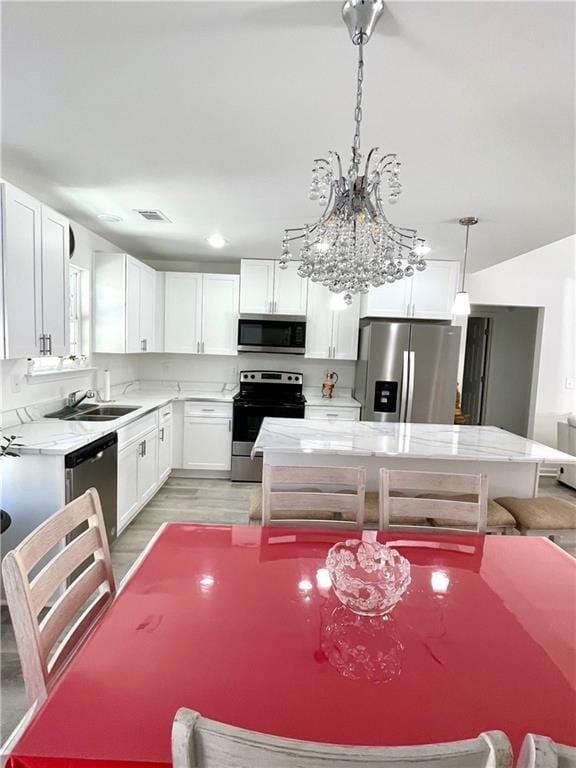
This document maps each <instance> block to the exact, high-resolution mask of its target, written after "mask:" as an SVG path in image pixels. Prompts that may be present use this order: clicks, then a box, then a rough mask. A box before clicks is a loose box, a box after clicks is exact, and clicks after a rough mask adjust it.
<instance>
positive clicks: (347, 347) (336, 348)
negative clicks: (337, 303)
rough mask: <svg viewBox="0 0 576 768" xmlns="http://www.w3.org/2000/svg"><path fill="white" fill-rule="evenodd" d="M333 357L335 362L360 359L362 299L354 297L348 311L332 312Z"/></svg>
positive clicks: (347, 308)
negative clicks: (359, 334)
mask: <svg viewBox="0 0 576 768" xmlns="http://www.w3.org/2000/svg"><path fill="white" fill-rule="evenodd" d="M332 317H333V325H332V357H333V358H334V359H335V360H356V359H357V358H358V331H359V328H360V297H359V296H354V299H353V301H352V304H350V306H349V307H346V309H340V310H334V311H333V312H332Z"/></svg>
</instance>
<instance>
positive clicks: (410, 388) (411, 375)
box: [406, 351, 415, 422]
mask: <svg viewBox="0 0 576 768" xmlns="http://www.w3.org/2000/svg"><path fill="white" fill-rule="evenodd" d="M414 361H415V355H414V352H412V351H411V352H410V353H409V360H408V399H407V402H406V421H407V422H410V421H412V407H413V405H414Z"/></svg>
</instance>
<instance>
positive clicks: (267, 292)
mask: <svg viewBox="0 0 576 768" xmlns="http://www.w3.org/2000/svg"><path fill="white" fill-rule="evenodd" d="M273 302H274V262H273V261H271V260H264V259H242V261H241V263H240V314H243V315H262V314H269V313H270V312H273V311H274V308H273Z"/></svg>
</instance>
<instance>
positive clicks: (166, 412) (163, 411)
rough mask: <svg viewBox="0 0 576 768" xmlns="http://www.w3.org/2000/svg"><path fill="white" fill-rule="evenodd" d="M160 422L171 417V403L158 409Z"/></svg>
mask: <svg viewBox="0 0 576 768" xmlns="http://www.w3.org/2000/svg"><path fill="white" fill-rule="evenodd" d="M158 413H159V421H160V424H162V423H164V422H166V421H169V420H170V419H171V418H172V403H170V404H169V405H165V406H164V407H163V408H160V409H159V410H158Z"/></svg>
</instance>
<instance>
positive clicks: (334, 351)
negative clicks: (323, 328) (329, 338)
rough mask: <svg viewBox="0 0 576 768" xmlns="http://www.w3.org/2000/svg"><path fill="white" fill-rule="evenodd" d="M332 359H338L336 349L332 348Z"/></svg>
mask: <svg viewBox="0 0 576 768" xmlns="http://www.w3.org/2000/svg"><path fill="white" fill-rule="evenodd" d="M332 357H336V347H332Z"/></svg>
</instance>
